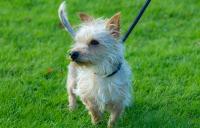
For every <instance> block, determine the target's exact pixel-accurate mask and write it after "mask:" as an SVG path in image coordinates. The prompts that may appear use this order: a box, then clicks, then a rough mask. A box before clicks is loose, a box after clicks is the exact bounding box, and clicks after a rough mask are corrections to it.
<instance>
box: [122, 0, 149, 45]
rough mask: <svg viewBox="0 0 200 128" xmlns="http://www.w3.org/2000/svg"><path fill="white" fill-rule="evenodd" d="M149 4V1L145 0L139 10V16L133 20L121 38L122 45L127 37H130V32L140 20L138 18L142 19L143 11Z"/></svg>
mask: <svg viewBox="0 0 200 128" xmlns="http://www.w3.org/2000/svg"><path fill="white" fill-rule="evenodd" d="M150 2H151V0H146V2H145V4H144V5H143V7H142V9H141V10H140V12H139V14H138V15H137V17H136V18H135V20H134V21H133V23H132V24H131V25H130V27H129V29H128V31H127V32H126V34H125V35H124V36H123V37H122V39H121V40H122V42H123V43H124V42H125V41H126V40H127V38H128V36H129V35H130V33H131V32H132V30H133V29H134V28H135V26H136V25H137V23H138V21H139V20H140V18H141V17H142V15H143V13H144V11H145V10H146V8H147V7H148V5H149V3H150Z"/></svg>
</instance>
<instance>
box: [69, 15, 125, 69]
mask: <svg viewBox="0 0 200 128" xmlns="http://www.w3.org/2000/svg"><path fill="white" fill-rule="evenodd" d="M79 16H80V19H81V21H82V24H81V25H80V28H79V29H78V31H77V32H76V35H75V38H74V39H75V42H74V44H73V45H72V48H71V50H70V53H69V56H70V59H71V60H72V61H74V62H76V63H77V64H78V65H99V64H101V65H102V64H105V65H106V64H108V65H110V64H118V63H119V61H120V59H121V57H122V53H123V46H122V43H121V41H120V40H119V37H120V13H117V14H115V15H114V16H113V17H111V18H110V19H105V20H103V19H101V18H100V19H94V18H93V17H91V16H89V15H87V14H85V13H80V14H79Z"/></svg>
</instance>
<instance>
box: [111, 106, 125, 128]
mask: <svg viewBox="0 0 200 128" xmlns="http://www.w3.org/2000/svg"><path fill="white" fill-rule="evenodd" d="M122 111H123V106H122V105H121V104H114V105H112V107H111V115H110V118H109V121H108V128H113V127H114V125H115V122H116V121H117V119H118V118H119V116H120V115H121V113H122Z"/></svg>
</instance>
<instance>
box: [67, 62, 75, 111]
mask: <svg viewBox="0 0 200 128" xmlns="http://www.w3.org/2000/svg"><path fill="white" fill-rule="evenodd" d="M76 78H77V70H76V66H75V65H74V63H73V62H72V63H70V64H69V66H68V77H67V85H66V86H67V92H68V101H69V106H68V107H69V110H74V109H75V107H76V96H75V94H74V92H73V90H74V89H75V88H76V84H77V83H76V82H77V81H76Z"/></svg>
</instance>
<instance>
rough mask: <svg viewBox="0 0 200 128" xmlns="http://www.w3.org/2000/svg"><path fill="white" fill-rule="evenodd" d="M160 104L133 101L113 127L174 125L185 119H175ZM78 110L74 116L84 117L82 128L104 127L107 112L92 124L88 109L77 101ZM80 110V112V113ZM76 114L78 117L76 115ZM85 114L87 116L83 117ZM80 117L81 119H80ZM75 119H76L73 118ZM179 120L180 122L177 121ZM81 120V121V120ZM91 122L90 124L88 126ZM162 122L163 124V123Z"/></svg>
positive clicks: (138, 127)
mask: <svg viewBox="0 0 200 128" xmlns="http://www.w3.org/2000/svg"><path fill="white" fill-rule="evenodd" d="M164 108H165V109H163V106H162V105H160V104H153V103H150V102H148V103H146V102H137V101H136V102H134V104H133V105H131V106H130V107H127V108H126V109H125V111H124V112H123V114H122V116H121V117H120V119H119V120H118V121H117V124H116V126H115V128H143V127H145V128H146V127H147V128H151V127H153V128H160V127H163V126H166V127H174V126H175V125H177V123H178V124H180V123H183V122H184V121H185V120H176V119H174V118H173V117H172V116H171V115H170V112H169V111H167V109H166V108H167V107H164ZM77 109H78V110H79V111H78V112H75V113H74V114H75V115H76V118H80V119H81V117H82V119H84V123H85V125H84V124H82V126H81V127H84V128H86V127H87V128H106V127H107V121H108V118H109V113H107V112H105V113H104V115H103V120H102V121H101V122H100V123H99V124H98V125H95V126H93V125H92V124H91V120H90V116H89V115H88V111H87V110H86V109H85V106H84V105H83V104H82V103H81V102H80V101H78V108H77ZM80 111H81V113H80ZM77 115H78V116H79V117H77ZM86 116H87V118H85V117H86ZM82 119H81V120H82ZM75 120H77V119H75ZM177 121H181V122H177ZM81 122H82V121H81ZM89 124H91V125H90V126H88V125H89ZM163 124H164V125H163Z"/></svg>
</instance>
